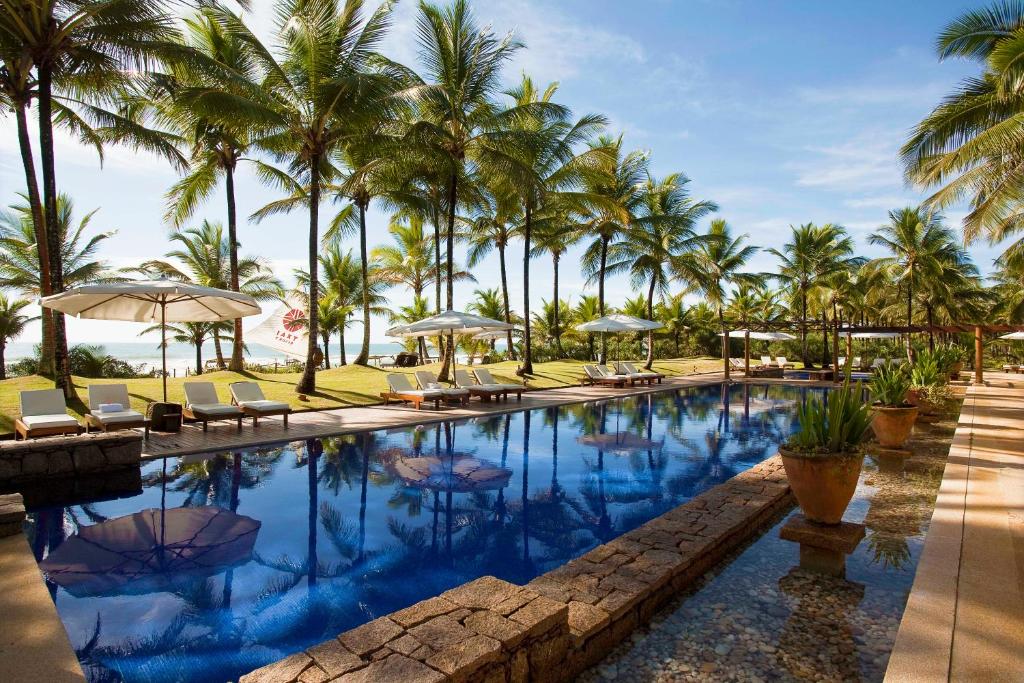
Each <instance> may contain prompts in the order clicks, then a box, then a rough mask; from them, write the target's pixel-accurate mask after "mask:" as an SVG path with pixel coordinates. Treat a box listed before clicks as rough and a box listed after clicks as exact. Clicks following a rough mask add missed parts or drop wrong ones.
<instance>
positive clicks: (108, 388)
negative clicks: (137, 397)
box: [85, 384, 149, 437]
mask: <svg viewBox="0 0 1024 683" xmlns="http://www.w3.org/2000/svg"><path fill="white" fill-rule="evenodd" d="M90 427H92V428H95V429H98V430H99V431H101V432H112V431H117V430H119V429H136V428H138V427H142V428H143V430H144V431H145V434H146V436H147V437H148V436H149V420H148V419H146V416H145V415H143V414H142V413H140V412H138V411H137V410H132V403H131V399H130V398H129V397H128V385H127V384H90V385H89V414H88V415H86V416H85V431H86V432H88V431H89V428H90Z"/></svg>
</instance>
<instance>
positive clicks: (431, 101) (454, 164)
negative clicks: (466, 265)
mask: <svg viewBox="0 0 1024 683" xmlns="http://www.w3.org/2000/svg"><path fill="white" fill-rule="evenodd" d="M416 29H417V31H416V34H417V42H418V43H419V46H420V60H421V62H422V64H423V67H424V77H422V78H420V77H418V78H416V79H414V82H413V84H412V85H411V86H410V87H409V89H408V90H407V94H408V95H409V96H410V98H411V99H413V101H414V104H415V107H416V110H417V115H418V116H417V118H416V119H415V120H414V121H413V123H412V125H411V126H410V129H409V132H408V133H407V135H406V138H407V139H408V140H409V143H410V144H413V143H414V141H415V142H418V143H419V144H417V146H416V149H417V152H418V153H419V154H420V156H421V157H422V158H424V159H427V160H428V166H429V167H430V168H431V169H432V173H431V175H432V176H433V178H440V179H443V181H442V182H443V183H444V188H445V190H446V191H447V192H446V195H445V198H444V201H443V205H444V207H445V208H446V209H447V212H448V215H447V231H446V233H445V235H446V242H447V268H448V277H447V306H448V308H452V307H453V306H454V290H453V284H454V283H453V278H452V269H453V265H454V262H455V251H454V250H455V217H456V211H457V208H458V206H459V204H460V200H461V199H463V195H460V192H459V190H460V179H462V180H465V179H466V178H467V174H468V172H470V171H472V170H474V169H475V168H476V167H479V166H485V167H490V168H491V169H501V168H507V167H508V166H509V165H510V164H511V163H513V162H512V160H511V159H510V158H509V157H508V155H507V154H504V153H503V152H502V151H500V149H499V147H500V145H496V144H488V143H493V142H495V141H498V142H503V141H505V139H506V138H507V136H505V135H503V134H502V133H500V132H495V131H496V130H497V129H498V128H499V124H500V122H501V121H502V120H503V119H506V118H510V117H511V116H514V115H516V113H515V112H512V113H508V112H499V111H497V109H496V107H494V106H493V103H492V102H491V97H492V96H493V95H494V94H495V93H496V92H497V90H498V88H499V87H500V84H501V81H500V76H501V67H502V66H503V65H504V63H505V62H506V61H508V59H509V58H511V57H512V55H513V54H514V53H515V51H516V50H518V49H519V48H520V44H519V43H518V42H516V41H515V40H513V38H512V37H511V36H506V37H505V38H502V39H499V38H497V37H496V36H495V35H494V33H493V32H492V31H491V30H490V29H489V28H481V27H480V26H478V25H477V23H476V20H475V18H474V17H473V14H472V12H471V11H470V9H469V7H468V5H467V3H466V2H465V0H455V1H454V2H453V3H452V4H451V5H449V6H447V7H444V8H442V7H438V6H437V5H433V4H430V3H427V2H421V3H420V12H419V15H418V17H417V25H416ZM438 261H440V259H438ZM446 351H447V352H446V354H445V357H444V361H443V363H442V365H441V370H440V372H439V373H438V377H439V379H441V381H447V379H448V370H449V367H450V364H451V357H452V353H454V343H453V340H452V339H451V338H450V337H449V342H448V348H447V350H446Z"/></svg>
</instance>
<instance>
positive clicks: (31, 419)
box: [21, 413, 79, 430]
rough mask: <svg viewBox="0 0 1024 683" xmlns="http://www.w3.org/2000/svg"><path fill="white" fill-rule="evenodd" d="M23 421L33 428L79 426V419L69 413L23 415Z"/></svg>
mask: <svg viewBox="0 0 1024 683" xmlns="http://www.w3.org/2000/svg"><path fill="white" fill-rule="evenodd" d="M21 421H22V422H24V423H25V426H26V427H28V428H29V429H30V430H31V429H49V428H50V427H77V426H79V424H78V420H76V419H75V418H73V417H71V416H70V415H68V414H67V413H60V414H52V415H23V416H22V418H21Z"/></svg>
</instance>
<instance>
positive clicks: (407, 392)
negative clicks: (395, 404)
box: [396, 389, 444, 398]
mask: <svg viewBox="0 0 1024 683" xmlns="http://www.w3.org/2000/svg"><path fill="white" fill-rule="evenodd" d="M396 393H399V394H402V395H403V396H422V397H423V398H441V397H442V396H444V392H443V391H428V390H426V389H403V390H402V391H399V392H396Z"/></svg>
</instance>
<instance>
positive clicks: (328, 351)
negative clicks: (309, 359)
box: [321, 332, 331, 370]
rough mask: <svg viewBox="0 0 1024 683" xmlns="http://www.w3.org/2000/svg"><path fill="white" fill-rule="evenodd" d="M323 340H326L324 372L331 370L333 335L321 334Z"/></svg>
mask: <svg viewBox="0 0 1024 683" xmlns="http://www.w3.org/2000/svg"><path fill="white" fill-rule="evenodd" d="M321 339H323V340H324V370H330V369H331V335H330V333H329V332H328V333H325V334H321Z"/></svg>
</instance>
